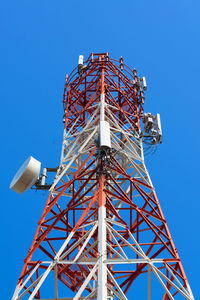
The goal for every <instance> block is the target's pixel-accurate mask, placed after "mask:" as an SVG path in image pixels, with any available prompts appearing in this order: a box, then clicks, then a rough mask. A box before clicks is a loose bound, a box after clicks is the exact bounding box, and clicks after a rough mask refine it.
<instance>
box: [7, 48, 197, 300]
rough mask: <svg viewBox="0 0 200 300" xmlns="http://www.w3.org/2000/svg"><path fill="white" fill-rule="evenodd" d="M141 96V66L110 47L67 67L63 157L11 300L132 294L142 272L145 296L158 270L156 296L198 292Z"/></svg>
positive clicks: (101, 298) (175, 296) (180, 296)
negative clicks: (49, 291)
mask: <svg viewBox="0 0 200 300" xmlns="http://www.w3.org/2000/svg"><path fill="white" fill-rule="evenodd" d="M143 103H144V86H142V85H141V82H140V78H139V77H138V76H137V72H136V70H135V69H134V70H133V71H132V70H131V69H130V68H129V67H127V66H126V65H125V64H124V63H123V59H122V58H120V60H119V61H116V60H114V59H111V58H110V57H109V55H108V53H100V54H99V53H98V54H91V55H90V56H89V58H88V60H87V61H86V62H85V63H84V64H83V62H82V61H80V62H79V65H78V68H76V69H75V70H74V71H73V72H72V73H71V74H70V76H69V77H68V76H67V77H66V83H65V88H64V95H63V105H64V124H65V126H64V135H63V144H62V155H61V161H60V165H59V167H58V168H57V169H56V176H55V179H54V182H53V184H52V185H51V187H50V189H49V196H48V199H47V202H46V205H45V208H44V211H43V214H42V216H41V219H40V220H39V222H38V228H37V231H36V234H35V237H34V239H33V242H32V245H31V247H30V249H29V251H28V255H27V257H26V259H25V261H24V267H23V269H22V272H21V275H20V278H19V281H18V284H17V287H16V289H15V292H14V295H13V298H12V300H19V299H29V300H32V299H75V300H77V299H98V300H105V299H127V296H126V295H127V292H128V290H129V289H132V293H133V294H132V295H133V297H132V298H133V299H135V298H134V290H135V289H137V284H136V283H135V280H136V279H137V278H138V277H139V276H140V277H141V276H144V277H145V280H146V282H147V283H146V285H145V286H146V289H147V293H146V295H147V299H148V300H150V299H152V298H151V289H153V283H152V282H151V278H152V276H153V278H154V280H155V279H156V280H157V282H158V283H159V284H160V285H161V286H162V290H161V291H162V293H160V294H158V295H157V296H156V299H153V300H159V299H163V300H168V299H177V300H178V299H188V300H192V299H194V297H193V295H192V292H191V289H190V287H189V284H188V281H187V278H186V275H185V273H184V270H183V267H182V263H181V260H180V258H179V255H178V252H177V249H176V248H175V246H174V243H173V240H172V238H171V235H170V232H169V229H168V226H167V223H166V220H165V217H164V215H163V212H162V210H161V207H160V204H159V201H158V199H157V197H156V194H155V190H154V187H153V185H152V182H151V179H150V177H149V174H148V171H147V169H146V167H145V163H144V155H143V141H144V135H143V134H142V127H143V125H142V122H141V120H143V119H144V113H143ZM104 139H105V141H104ZM109 143H110V145H109ZM47 170H48V169H47ZM42 176H43V177H42V178H44V176H46V174H44V173H43V174H42ZM42 180H43V179H42ZM43 183H44V182H43ZM40 187H41V185H40ZM38 188H39V184H38ZM51 274H53V276H52V275H51ZM48 277H50V278H51V280H52V283H51V285H53V286H54V293H53V295H49V298H47V297H46V296H45V297H44V296H43V292H42V291H43V288H44V286H45V282H46V281H47V279H48ZM61 283H62V284H63V286H65V287H66V293H65V296H64V297H65V298H59V288H58V287H59V284H61ZM145 286H144V288H145ZM69 290H71V292H70V295H71V293H72V292H74V296H73V297H72V298H70V297H69V296H68V295H69V294H68V291H69ZM158 292H160V290H159V289H158ZM129 299H130V298H129Z"/></svg>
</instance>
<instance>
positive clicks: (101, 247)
mask: <svg viewBox="0 0 200 300" xmlns="http://www.w3.org/2000/svg"><path fill="white" fill-rule="evenodd" d="M105 219H106V208H105V206H103V205H102V206H100V207H99V209H98V221H99V224H98V225H99V227H98V239H99V244H98V252H99V268H98V287H97V300H105V299H107V286H106V285H107V267H106V264H105V263H104V261H105V260H106V259H107V250H106V220H105Z"/></svg>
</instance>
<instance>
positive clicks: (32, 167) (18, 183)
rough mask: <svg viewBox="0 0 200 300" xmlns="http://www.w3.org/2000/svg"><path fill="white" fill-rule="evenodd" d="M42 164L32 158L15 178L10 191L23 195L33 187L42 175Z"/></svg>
mask: <svg viewBox="0 0 200 300" xmlns="http://www.w3.org/2000/svg"><path fill="white" fill-rule="evenodd" d="M40 167H41V162H39V161H38V160H37V159H35V158H34V157H32V156H30V157H29V158H27V160H26V161H25V162H24V163H23V165H22V166H21V167H20V169H19V170H18V172H17V173H16V175H15V176H14V178H13V180H12V182H11V184H10V189H11V190H13V191H15V192H16V193H18V194H22V193H23V192H25V191H27V190H28V189H29V188H30V187H32V186H33V185H34V184H35V182H36V180H37V179H38V177H39V174H40Z"/></svg>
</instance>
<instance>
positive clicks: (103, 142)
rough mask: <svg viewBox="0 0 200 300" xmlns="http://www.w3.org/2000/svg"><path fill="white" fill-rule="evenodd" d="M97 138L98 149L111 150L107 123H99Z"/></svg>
mask: <svg viewBox="0 0 200 300" xmlns="http://www.w3.org/2000/svg"><path fill="white" fill-rule="evenodd" d="M99 137H100V147H108V148H111V138H110V124H109V123H108V122H107V121H100V124H99Z"/></svg>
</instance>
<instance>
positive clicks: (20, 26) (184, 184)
mask: <svg viewBox="0 0 200 300" xmlns="http://www.w3.org/2000/svg"><path fill="white" fill-rule="evenodd" d="M0 32H1V39H0V43H1V46H0V65H1V72H0V83H1V84H0V97H1V116H0V122H1V130H0V134H1V148H0V149H1V175H0V176H1V213H0V215H1V217H0V229H1V232H0V236H1V247H0V251H1V271H0V283H1V296H0V298H1V299H2V300H7V299H10V298H11V296H12V294H13V291H14V289H15V286H16V284H17V279H18V277H19V274H20V272H21V269H22V265H23V259H24V258H25V256H26V254H27V251H28V248H29V247H30V245H31V242H32V239H33V236H34V234H35V230H36V226H37V222H38V220H39V218H40V216H41V213H42V210H43V207H44V203H45V201H46V198H47V193H45V192H34V191H32V190H31V191H28V192H26V193H25V194H23V195H21V196H20V195H17V194H15V193H14V192H13V191H11V190H9V184H10V181H11V179H12V177H13V175H14V174H15V172H16V171H17V169H18V167H19V166H20V165H21V164H22V163H23V161H24V160H25V159H26V158H27V157H28V156H30V155H32V156H34V157H35V158H37V159H39V160H40V161H41V162H42V166H43V167H44V166H49V167H54V166H57V165H58V164H59V160H60V153H61V142H62V134H63V123H62V115H63V109H62V94H63V88H64V81H65V75H66V73H70V72H71V70H72V69H73V68H74V67H75V66H76V65H77V61H78V55H79V54H83V55H84V56H85V58H87V56H89V54H90V52H100V51H102V52H105V51H108V52H109V53H110V56H111V57H113V58H119V57H120V56H121V55H122V56H123V57H124V62H125V63H126V64H128V65H129V66H130V67H135V68H136V69H137V70H138V73H139V74H140V75H141V76H143V75H144V76H146V79H147V84H148V90H147V93H146V99H145V111H146V112H149V111H150V112H152V113H153V114H155V113H157V112H159V113H160V114H161V121H162V127H163V135H164V137H163V144H162V145H160V146H159V147H158V149H157V151H156V153H155V154H153V155H148V156H147V158H146V164H147V168H148V170H149V173H150V176H151V178H152V181H153V184H154V186H155V188H156V191H157V194H158V198H159V200H160V204H161V206H162V209H163V211H164V214H165V217H166V219H167V221H168V225H169V229H170V231H171V234H172V237H173V240H174V242H175V245H176V247H177V249H178V251H179V254H180V256H181V259H182V263H183V266H184V269H185V271H186V274H187V277H188V280H189V282H190V284H191V287H192V290H193V293H194V296H195V299H197V300H198V299H200V287H199V286H200V284H199V269H200V250H199V248H200V234H199V223H200V213H199V212H200V197H199V173H200V172H199V171H200V170H199V167H200V160H199V154H200V152H199V146H200V139H199V132H200V125H199V120H200V96H199V83H200V76H199V70H200V60H199V57H200V2H199V1H198V0H196V1H195V0H190V1H189V0H187V1H186V0H176V1H174V0H169V1H167V0H166V1H160V0H156V1H154V0H152V1H148V0H140V1H135V0H131V1H126V0H124V1H118V0H111V1H109V0H107V1H105V0H102V1H97V0H96V1H95V0H93V1H92V0H86V1H77V0H74V1H67V0H59V1H52V0H48V1H47V0H40V1H38V0H34V1H32V0H24V1H22V0H19V1H14V0H7V1H1V3H0ZM132 299H136V298H134V295H133V298H132ZM137 299H138V298H137ZM142 299H143V298H142ZM154 300H159V299H154Z"/></svg>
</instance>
